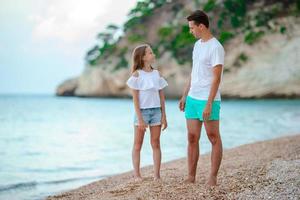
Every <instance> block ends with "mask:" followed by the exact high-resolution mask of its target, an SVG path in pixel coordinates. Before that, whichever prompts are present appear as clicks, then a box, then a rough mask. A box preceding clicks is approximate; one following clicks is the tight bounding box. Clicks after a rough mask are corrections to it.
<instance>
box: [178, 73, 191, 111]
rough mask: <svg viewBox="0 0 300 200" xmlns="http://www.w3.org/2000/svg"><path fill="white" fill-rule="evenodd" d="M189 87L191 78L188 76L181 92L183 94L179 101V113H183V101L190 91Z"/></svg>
mask: <svg viewBox="0 0 300 200" xmlns="http://www.w3.org/2000/svg"><path fill="white" fill-rule="evenodd" d="M190 87H191V76H189V78H188V82H187V83H186V85H185V87H184V90H183V94H182V97H181V99H180V101H179V109H180V111H184V109H185V99H186V97H187V95H188V93H189V90H190Z"/></svg>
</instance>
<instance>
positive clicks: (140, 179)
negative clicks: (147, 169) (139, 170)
mask: <svg viewBox="0 0 300 200" xmlns="http://www.w3.org/2000/svg"><path fill="white" fill-rule="evenodd" d="M134 181H136V182H141V181H143V178H142V177H141V176H134Z"/></svg>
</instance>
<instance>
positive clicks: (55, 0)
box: [29, 0, 136, 43]
mask: <svg viewBox="0 0 300 200" xmlns="http://www.w3.org/2000/svg"><path fill="white" fill-rule="evenodd" d="M116 2H118V3H116ZM135 3H136V1H132V0H123V1H122V0H119V1H111V0H76V1H74V0H46V1H43V5H42V6H41V8H40V9H39V10H37V11H36V13H34V14H32V15H30V17H29V20H30V21H31V22H32V23H33V24H34V28H33V32H32V36H33V38H34V39H35V40H48V39H51V40H52V39H54V40H58V41H60V42H64V43H78V42H82V41H87V40H91V39H92V38H95V36H96V34H97V33H98V32H100V31H102V30H104V28H105V26H106V25H107V24H109V23H118V24H119V25H120V24H121V23H122V22H123V21H124V20H125V19H126V14H127V13H128V12H129V10H130V9H131V8H132V7H133V6H134V5H135Z"/></svg>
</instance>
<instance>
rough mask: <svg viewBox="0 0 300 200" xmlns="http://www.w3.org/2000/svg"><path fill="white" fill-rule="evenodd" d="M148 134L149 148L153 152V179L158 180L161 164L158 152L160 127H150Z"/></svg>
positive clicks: (159, 152)
mask: <svg viewBox="0 0 300 200" xmlns="http://www.w3.org/2000/svg"><path fill="white" fill-rule="evenodd" d="M150 132H151V146H152V150H153V162H154V179H159V178H160V163H161V150H160V132H161V125H158V126H151V127H150Z"/></svg>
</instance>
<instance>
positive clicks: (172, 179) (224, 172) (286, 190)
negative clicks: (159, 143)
mask: <svg viewBox="0 0 300 200" xmlns="http://www.w3.org/2000/svg"><path fill="white" fill-rule="evenodd" d="M116 162H117V161H116ZM209 170H210V154H209V153H208V154H205V155H201V156H200V160H199V162H198V169H197V177H196V183H195V184H186V183H184V179H185V178H186V176H187V163H186V158H183V159H178V160H174V161H171V162H167V163H164V164H162V168H161V177H162V179H161V180H160V181H154V180H153V178H152V175H153V170H152V166H148V167H144V168H142V170H141V172H142V176H143V177H144V179H143V181H135V180H134V179H133V175H132V172H127V173H123V174H120V175H116V176H113V177H109V178H107V179H104V180H100V181H97V182H94V183H91V184H89V185H85V186H82V187H80V188H78V189H75V190H71V191H67V192H63V193H61V194H57V195H55V196H51V197H48V198H47V199H48V200H57V199H86V200H88V199H98V200H100V199H105V200H110V199H112V200H116V199H130V200H131V199H132V200H165V199H166V200H179V199H180V200H181V199H182V200H187V199H195V200H196V199H197V200H198V199H216V200H217V199H218V200H219V199H272V200H274V199H278V200H279V199H280V200H283V199H295V200H296V199H300V134H298V135H294V136H287V137H284V138H278V139H274V140H269V141H263V142H257V143H253V144H247V145H242V146H239V147H236V148H233V149H228V150H224V152H223V160H222V164H221V168H220V170H219V175H218V185H217V186H216V187H211V188H209V187H207V186H206V181H207V178H208V175H209Z"/></svg>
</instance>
